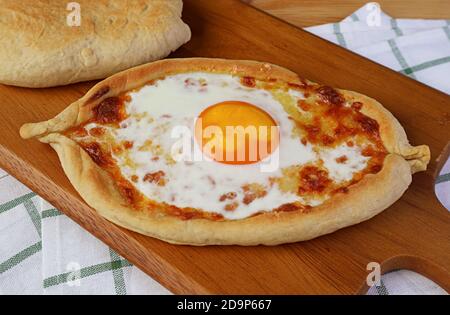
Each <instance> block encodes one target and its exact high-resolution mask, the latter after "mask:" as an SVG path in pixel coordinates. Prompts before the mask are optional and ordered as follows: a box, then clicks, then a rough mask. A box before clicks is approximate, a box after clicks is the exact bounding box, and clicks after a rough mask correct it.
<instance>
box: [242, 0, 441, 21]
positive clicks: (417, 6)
mask: <svg viewBox="0 0 450 315" xmlns="http://www.w3.org/2000/svg"><path fill="white" fill-rule="evenodd" d="M244 1H246V2H248V3H250V4H252V5H254V6H255V7H257V8H259V9H261V10H263V11H266V12H268V13H270V14H272V15H275V16H277V17H279V18H281V19H283V20H286V21H288V22H289V23H292V24H294V25H297V26H299V27H306V26H312V25H318V24H324V23H330V22H337V21H340V20H342V19H343V18H345V17H347V16H348V15H350V14H351V13H353V12H354V11H356V10H357V9H358V8H360V7H362V6H363V5H364V4H365V3H367V2H369V1H368V0H244ZM377 2H378V3H379V4H380V6H381V9H382V10H383V11H384V12H386V13H387V14H389V15H391V16H392V17H396V18H421V19H450V1H449V0H380V1H377Z"/></svg>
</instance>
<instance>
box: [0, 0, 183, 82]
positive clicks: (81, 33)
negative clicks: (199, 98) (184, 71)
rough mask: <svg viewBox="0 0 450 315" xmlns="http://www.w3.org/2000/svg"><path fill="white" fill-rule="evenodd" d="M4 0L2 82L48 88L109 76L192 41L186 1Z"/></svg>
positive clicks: (0, 31) (0, 55)
mask: <svg viewBox="0 0 450 315" xmlns="http://www.w3.org/2000/svg"><path fill="white" fill-rule="evenodd" d="M76 2H77V3H79V5H80V16H81V25H80V26H72V27H71V26H68V25H67V21H66V19H67V17H68V15H70V14H71V11H69V10H67V9H66V6H67V4H68V3H69V1H67V2H61V1H48V0H21V1H10V0H0V16H1V19H0V38H1V41H2V49H1V50H0V60H1V62H2V67H1V69H0V83H4V84H11V85H18V86H25V87H48V86H56V85H64V84H69V83H74V82H80V81H86V80H93V79H100V78H105V77H107V76H109V75H112V74H113V73H117V72H119V71H122V70H124V69H127V68H130V67H132V66H136V65H139V64H143V63H146V62H150V61H153V60H157V59H161V58H163V57H165V56H167V55H168V54H169V53H170V52H171V51H173V50H175V49H177V48H178V47H180V46H181V45H182V44H184V43H186V42H187V41H188V40H189V39H190V35H191V33H190V30H189V27H188V26H187V25H186V24H184V23H183V21H182V20H181V11H182V6H183V3H182V0H133V1H109V0H95V1H92V0H79V1H76Z"/></svg>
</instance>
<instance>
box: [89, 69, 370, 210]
mask: <svg viewBox="0 0 450 315" xmlns="http://www.w3.org/2000/svg"><path fill="white" fill-rule="evenodd" d="M186 80H188V81H186ZM186 82H189V84H186ZM202 82H204V83H206V85H204V84H203V85H202V84H201V83H202ZM288 93H289V95H290V97H292V98H293V99H294V100H295V101H297V100H298V99H303V98H304V96H303V95H302V94H301V93H300V92H298V91H294V90H291V91H288ZM129 95H130V97H131V100H130V101H129V102H128V103H127V104H126V111H127V113H128V114H129V117H128V118H127V119H126V120H124V121H122V122H121V124H120V128H109V129H110V132H111V133H112V135H113V137H114V138H115V140H116V141H117V142H121V141H132V142H133V147H132V148H131V149H130V150H129V152H128V153H127V154H126V156H124V155H113V157H114V159H115V160H116V162H117V164H118V165H119V167H120V169H121V171H122V174H123V175H124V176H125V177H126V178H127V179H129V180H130V181H131V178H132V176H133V175H137V176H138V178H139V179H138V180H137V182H135V183H134V185H135V186H136V188H137V189H138V190H139V191H141V192H142V193H143V194H144V195H145V196H147V197H148V198H150V199H152V200H155V201H158V202H165V203H168V204H171V205H174V206H177V207H180V208H183V207H191V208H197V209H203V210H207V211H212V212H215V213H218V214H221V215H223V216H224V217H225V218H226V219H242V218H245V217H248V216H251V215H253V214H255V213H257V212H260V211H270V210H271V209H275V208H278V207H280V206H281V205H283V204H286V203H291V202H294V201H302V202H305V201H304V200H302V198H301V197H299V196H297V195H296V194H293V193H287V192H282V191H281V190H280V189H279V188H278V186H277V185H276V184H272V185H271V178H274V177H281V176H282V172H281V169H283V168H286V167H289V166H295V165H302V164H306V163H309V162H313V161H317V160H318V159H322V160H323V162H324V166H325V167H326V168H328V169H329V171H330V176H331V177H332V178H333V179H335V180H337V181H342V180H347V179H349V178H351V177H352V174H353V173H354V172H356V171H359V170H361V169H363V168H364V167H365V165H366V162H367V159H366V158H364V157H362V156H361V152H360V150H359V149H357V148H352V149H350V148H348V147H343V146H340V147H338V148H336V149H328V150H324V151H321V152H317V150H316V151H315V150H314V149H313V147H312V145H311V144H309V143H307V144H306V145H305V144H302V143H301V141H300V140H299V138H298V136H296V135H294V133H293V130H294V128H295V126H294V123H293V121H292V120H290V119H289V116H288V114H287V113H286V111H285V110H284V109H283V106H282V104H280V103H279V102H278V101H277V100H276V99H275V98H274V97H273V95H272V93H271V92H269V91H267V90H263V89H258V88H249V87H245V86H243V85H242V84H241V83H240V79H239V78H238V77H234V76H231V75H227V74H211V73H201V72H195V73H183V74H177V75H172V76H168V77H166V78H164V79H161V80H159V81H157V82H155V83H154V84H152V85H146V86H144V87H142V88H141V89H139V90H138V91H134V92H131V93H129ZM224 101H242V102H247V103H250V104H253V105H255V106H258V107H259V108H261V109H263V110H264V111H266V112H267V113H268V114H269V115H271V116H272V118H273V119H274V120H275V121H276V122H277V124H278V126H279V128H280V129H279V131H280V143H279V147H278V149H277V150H278V152H277V153H279V161H278V162H279V164H278V167H277V168H276V170H275V171H273V172H262V171H261V163H262V162H260V163H254V164H246V165H229V164H223V163H218V162H215V161H206V160H202V161H179V162H176V161H174V160H172V159H171V158H170V153H171V150H172V148H173V145H174V143H175V142H176V141H179V139H176V138H173V137H172V130H173V129H174V128H176V127H180V126H183V127H186V128H188V129H189V130H191V132H192V134H193V130H194V122H195V120H196V119H197V117H198V116H199V115H200V113H201V112H202V111H204V110H205V109H206V108H208V107H210V106H212V105H215V104H217V103H221V102H224ZM95 126H96V124H95V123H92V124H90V125H88V126H86V128H87V129H90V128H93V127H95ZM149 139H151V141H152V148H153V150H151V151H148V150H142V149H140V148H141V147H142V146H145V144H146V142H148V140H149ZM193 143H194V145H193V150H197V152H196V153H199V152H198V150H200V149H199V147H198V146H197V145H195V141H194V142H193ZM343 154H345V155H347V156H348V158H349V161H348V162H347V163H346V164H345V165H344V167H343V166H342V165H337V164H336V161H335V158H336V157H339V156H340V155H343ZM200 155H201V152H200ZM156 157H157V158H156ZM130 160H131V161H132V163H131V165H130ZM158 171H163V172H164V173H165V178H166V183H165V185H164V186H159V185H157V184H155V183H151V182H149V181H144V180H143V178H144V176H145V175H146V174H148V173H155V172H158ZM254 183H258V184H260V185H263V186H264V187H265V190H266V191H267V194H266V195H265V196H264V197H261V198H257V199H255V200H254V201H253V202H251V203H249V204H244V203H243V202H241V201H242V199H243V197H244V192H243V190H242V187H243V186H244V185H246V184H254ZM228 192H235V193H236V194H237V197H236V199H235V200H236V201H238V202H239V204H238V206H237V208H236V209H235V210H233V211H226V210H225V209H224V206H225V204H226V202H223V201H220V197H221V196H222V195H223V194H226V193H228ZM232 201H233V200H230V202H232ZM307 202H309V203H310V205H312V206H314V205H317V204H320V202H322V201H319V200H314V199H311V200H309V201H307Z"/></svg>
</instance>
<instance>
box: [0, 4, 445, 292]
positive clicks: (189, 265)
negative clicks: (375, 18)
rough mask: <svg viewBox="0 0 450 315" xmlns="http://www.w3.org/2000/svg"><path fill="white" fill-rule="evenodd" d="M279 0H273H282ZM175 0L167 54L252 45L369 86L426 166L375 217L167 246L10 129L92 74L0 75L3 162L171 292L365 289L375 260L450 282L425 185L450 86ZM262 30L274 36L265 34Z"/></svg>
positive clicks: (306, 73)
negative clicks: (36, 82)
mask: <svg viewBox="0 0 450 315" xmlns="http://www.w3.org/2000/svg"><path fill="white" fill-rule="evenodd" d="M260 1H262V0H260ZM272 2H273V3H274V1H272ZM279 2H280V3H279V5H280V6H281V5H282V4H283V3H284V4H286V5H287V3H288V2H287V1H279ZM184 3H185V10H184V12H183V17H184V19H185V21H186V22H187V23H188V24H189V25H190V27H191V29H192V31H193V32H192V33H193V37H192V39H191V41H190V42H189V43H187V44H186V45H184V46H183V47H182V48H180V49H179V50H177V52H176V53H175V54H173V55H172V56H178V57H192V56H202V57H219V58H220V57H222V58H230V59H245V58H249V56H251V58H253V59H255V60H261V61H267V62H272V63H276V64H279V65H282V66H285V67H287V68H289V69H291V70H293V71H294V72H297V73H299V74H301V75H302V76H303V77H306V78H308V79H311V80H313V81H316V82H321V83H323V84H327V85H330V86H339V87H341V88H346V89H350V90H355V91H359V92H361V93H363V94H365V95H369V96H376V98H377V100H379V101H380V102H381V103H382V104H383V105H385V106H386V107H387V108H388V109H389V110H390V111H391V112H392V113H393V114H394V115H395V116H396V117H397V118H398V119H399V120H400V121H401V122H402V125H403V126H404V127H405V129H406V132H407V134H408V136H409V138H410V139H411V140H412V143H414V144H421V143H426V144H428V145H429V146H430V149H431V152H432V156H433V159H432V161H431V163H430V165H429V169H428V170H427V172H421V173H418V174H416V175H414V181H413V183H412V185H411V186H410V187H409V189H408V190H407V192H406V193H405V195H404V196H403V197H402V198H401V199H400V200H399V201H397V202H396V203H395V204H393V205H392V206H391V207H389V209H387V210H385V211H384V212H383V213H381V214H379V215H378V216H376V217H375V218H373V219H371V220H368V221H366V222H363V223H361V224H358V225H355V226H353V227H349V228H347V229H342V230H340V231H338V232H336V233H334V234H331V235H326V236H323V237H320V238H317V239H314V240H311V241H309V242H301V243H295V244H287V245H283V246H277V247H269V246H259V247H257V246H254V247H239V246H225V247H214V246H209V247H194V246H175V245H169V244H166V243H164V242H161V241H158V240H156V239H152V238H150V237H146V236H144V235H140V234H137V233H134V232H131V231H128V230H125V229H123V228H120V227H119V226H116V225H114V224H112V223H109V222H108V221H106V220H105V219H104V218H101V217H100V216H99V214H98V213H96V212H95V211H94V210H93V209H92V208H90V207H89V206H87V205H86V203H85V202H83V201H82V200H81V198H80V196H79V194H77V193H76V191H75V190H74V188H73V186H72V185H71V184H70V183H69V181H68V180H67V177H66V176H65V175H64V173H63V171H62V169H61V166H60V163H59V161H58V159H57V157H56V154H55V153H54V152H53V151H52V150H51V148H50V147H49V146H47V145H44V144H42V143H39V142H38V141H33V140H30V141H24V140H22V139H20V137H19V128H20V126H21V125H22V124H23V123H25V122H30V121H42V120H44V119H48V118H49V117H53V116H54V115H56V114H57V113H59V112H60V111H61V110H63V108H65V107H66V106H67V104H70V103H72V102H74V101H75V100H76V99H78V98H79V97H81V96H82V95H83V94H84V93H85V92H86V91H87V90H88V88H90V87H91V86H92V85H93V84H94V82H85V83H80V84H74V85H70V86H65V87H59V88H51V89H23V88H16V87H11V86H4V85H0V96H1V99H2V102H3V105H4V106H2V109H3V113H2V114H3V116H2V118H3V120H2V123H3V125H2V128H0V156H1V157H2V158H0V167H2V168H4V169H5V170H6V171H8V172H9V173H10V174H12V175H13V176H15V177H16V178H17V179H19V180H20V181H22V182H23V183H24V184H26V185H27V186H28V187H30V189H32V190H33V191H36V192H37V193H38V194H39V195H41V196H42V197H43V198H45V199H46V200H48V201H49V202H50V203H51V204H53V205H54V206H55V207H57V208H58V209H60V210H61V211H63V212H64V213H65V214H67V215H68V216H69V217H70V218H72V219H73V220H74V221H75V222H77V223H78V224H79V225H80V226H82V227H84V228H85V229H86V230H87V231H89V232H90V233H92V234H93V235H94V236H96V237H98V238H99V239H100V240H102V241H104V242H105V243H106V244H107V245H109V246H111V247H112V248H114V249H115V250H116V251H117V252H118V253H119V254H121V255H122V256H124V257H125V258H127V259H128V260H129V261H130V262H132V263H133V264H135V265H136V266H137V267H139V268H141V269H142V270H143V271H145V272H146V273H148V274H149V275H150V276H152V277H153V278H154V279H155V280H157V281H159V282H160V283H162V284H163V285H164V286H166V287H167V288H168V289H169V290H171V291H172V292H174V293H191V294H192V293H224V294H231V293H234V294H248V293H253V294H267V293H277V294H283V293H284V294H301V293H308V294H319V293H322V294H336V293H345V294H349V293H355V292H364V289H367V288H366V287H365V282H364V279H365V278H366V277H367V269H366V266H367V264H368V263H369V262H374V261H375V262H380V263H381V271H382V272H383V273H384V272H388V271H390V270H393V269H405V268H406V269H412V270H415V271H418V272H419V273H422V274H423V275H425V276H427V277H429V278H431V279H433V280H436V282H438V283H439V284H440V285H441V286H442V287H443V288H445V289H447V290H448V291H450V214H449V212H448V211H447V210H446V209H444V208H443V207H442V205H441V204H440V203H439V202H438V201H437V200H436V198H435V197H434V191H433V187H434V185H433V184H434V179H435V173H436V171H437V170H438V169H439V163H438V162H437V161H436V160H435V158H436V157H437V156H438V155H439V154H440V153H441V152H442V151H443V149H444V146H445V145H446V139H445V138H443V137H442V136H441V135H442V134H446V133H447V134H448V133H450V123H449V124H447V121H446V120H445V121H442V117H449V116H450V112H449V109H448V108H449V107H448V106H447V105H448V104H449V97H448V95H445V94H443V93H441V92H438V91H436V90H433V89H431V88H429V87H427V86H425V85H422V84H421V83H419V82H417V81H414V80H411V79H410V78H408V77H406V76H403V75H401V74H398V73H395V72H394V71H391V70H389V69H387V68H385V67H380V66H379V65H377V64H375V63H373V62H371V61H369V60H367V59H365V58H363V57H361V56H358V55H356V54H353V53H351V52H349V51H348V50H346V49H343V48H341V47H338V46H336V45H333V44H331V43H329V42H326V41H324V40H321V39H319V38H317V37H316V36H314V35H311V34H309V33H308V32H304V31H302V30H299V29H297V28H295V27H292V26H290V25H287V24H286V23H282V22H280V21H279V20H277V19H273V18H271V17H269V16H267V14H264V13H261V12H259V11H258V10H254V9H252V8H250V7H248V6H246V5H243V4H242V3H241V2H239V1H237V0H236V1H230V0H216V1H211V0H185V1H184ZM265 3H266V4H267V3H268V2H267V1H265ZM290 3H297V4H300V3H301V2H297V1H296V2H294V1H291V2H290ZM305 3H306V2H305ZM311 3H312V2H311ZM360 4H362V3H360ZM360 4H358V5H355V6H353V7H351V8H349V10H348V12H344V13H342V16H339V17H336V19H335V20H339V19H340V18H342V17H344V16H345V15H346V14H348V13H351V12H352V11H353V10H354V9H356V8H358V7H359V6H360ZM299 12H302V11H301V10H299ZM310 17H312V15H311V16H310ZM323 22H325V21H323V20H322V21H318V20H316V21H314V22H313V23H312V24H318V23H323ZM268 29H269V30H270V32H271V33H273V36H272V35H271V34H270V36H268V31H267V30H268ZM249 52H251V54H249ZM330 53H331V54H332V55H333V58H330ZM367 73H370V74H371V75H370V76H367ZM386 82H389V89H386V88H385V86H386ZM411 99H412V100H414V102H411V101H410V100H411ZM425 109H426V110H425ZM437 123H439V125H437ZM437 126H438V128H439V130H437ZM445 156H447V154H446V155H445ZM439 279H440V280H439ZM438 280H439V281H438Z"/></svg>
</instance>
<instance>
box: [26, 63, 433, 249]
mask: <svg viewBox="0 0 450 315" xmlns="http://www.w3.org/2000/svg"><path fill="white" fill-rule="evenodd" d="M192 71H203V72H212V73H228V74H232V75H241V76H244V75H245V76H253V77H255V78H256V79H260V80H265V79H269V78H277V79H280V80H283V81H286V82H289V83H294V84H301V83H302V82H305V80H302V79H301V78H299V76H298V75H297V74H295V73H294V72H292V71H289V70H287V69H285V68H282V67H279V66H276V65H273V64H268V63H262V62H257V61H244V60H239V61H237V60H225V59H208V58H187V59H167V60H161V61H157V62H153V63H150V64H146V65H143V66H139V67H136V68H132V69H129V70H126V71H123V72H121V73H118V74H116V75H113V76H112V77H110V78H108V79H106V80H104V81H102V82H99V83H98V84H96V85H95V86H94V87H93V88H92V89H90V90H89V91H88V92H87V93H86V95H85V96H83V97H82V98H81V99H79V100H78V101H76V102H74V103H72V104H71V105H70V106H69V107H68V108H66V109H65V110H64V111H63V112H61V113H60V114H59V115H57V116H56V117H55V118H53V119H50V120H48V121H44V122H39V123H30V124H25V125H23V126H22V128H21V129H20V134H21V136H22V138H24V139H28V138H32V137H35V138H38V139H39V140H40V141H41V142H43V143H48V144H50V145H51V146H52V147H53V149H54V150H55V151H56V152H57V154H58V156H59V159H60V161H61V164H62V167H63V169H64V172H65V173H66V175H67V177H68V178H69V180H70V182H71V183H72V185H73V186H74V187H75V189H76V190H77V191H78V193H79V194H80V195H81V197H82V198H83V199H84V200H85V201H86V203H87V204H88V205H89V206H91V207H92V208H94V209H96V210H97V212H98V213H99V214H100V215H102V216H103V217H105V218H106V219H108V220H109V221H111V222H113V223H115V224H117V225H119V226H122V227H124V228H127V229H130V230H133V231H136V232H138V233H141V234H145V235H148V236H151V237H155V238H158V239H161V240H164V241H167V242H169V243H174V244H190V245H231V244H234V245H258V244H264V245H277V244H282V243H291V242H297V241H304V240H309V239H312V238H315V237H318V236H320V235H324V234H328V233H331V232H334V231H336V230H338V229H341V228H344V227H347V226H350V225H354V224H357V223H359V222H362V221H365V220H367V219H369V218H371V217H373V216H375V215H376V214H378V213H380V212H381V211H383V210H384V209H386V208H387V207H389V206H390V205H391V204H393V203H394V202H395V201H396V200H398V199H399V198H400V197H401V195H402V194H403V193H404V191H405V190H406V189H407V188H408V186H409V184H410V183H411V180H412V176H411V175H412V174H413V173H415V172H417V171H423V170H425V169H426V166H427V164H428V162H429V159H430V151H429V148H428V147H427V146H426V145H421V146H416V147H414V146H411V145H410V144H409V142H408V139H407V137H406V133H405V131H404V129H403V128H402V126H401V125H400V123H399V122H398V121H397V120H396V119H395V117H394V116H393V115H392V114H391V113H390V112H389V111H387V110H386V109H385V108H384V107H383V106H382V105H381V104H380V103H378V102H377V101H375V100H374V99H372V98H369V97H367V96H365V95H362V94H359V93H356V92H351V91H346V90H339V91H340V92H341V93H342V95H344V97H345V98H346V100H351V101H353V102H362V103H363V104H364V106H363V108H362V110H361V111H362V113H363V114H365V115H367V116H369V117H371V118H373V119H375V120H376V121H377V122H378V123H379V125H380V136H381V138H382V141H383V143H384V145H385V147H386V149H387V151H388V152H389V153H388V155H387V156H386V158H385V161H384V164H383V168H382V170H381V171H380V172H378V173H377V174H368V175H366V176H364V177H363V179H362V180H361V181H359V182H358V183H356V184H354V185H351V186H349V191H348V192H347V193H337V194H335V195H333V196H332V197H331V198H330V199H328V200H327V201H326V202H324V203H323V204H321V205H319V206H317V207H314V208H312V210H311V211H309V212H302V211H292V212H265V213H262V214H260V215H257V216H252V217H248V218H245V219H240V220H224V221H213V220H209V219H191V220H181V219H179V218H177V217H174V216H163V215H154V214H153V213H152V212H149V211H144V210H136V209H133V208H131V207H128V206H127V205H126V201H125V200H124V199H123V198H122V196H121V195H120V193H119V191H118V189H117V188H116V187H115V184H114V180H113V179H112V178H111V177H110V176H109V174H108V173H107V172H106V171H104V170H103V169H101V168H100V167H99V166H98V165H97V164H95V163H94V162H93V161H92V159H91V158H90V156H89V155H88V154H87V153H86V152H85V151H84V150H83V149H82V148H81V147H80V146H79V145H78V144H77V143H76V142H74V141H73V140H71V139H70V138H68V137H66V136H64V135H63V134H61V132H63V131H65V130H67V129H68V128H70V127H73V126H76V125H79V124H80V123H83V122H84V121H86V120H87V119H89V118H91V115H92V108H93V107H95V106H96V105H97V104H98V103H99V102H101V101H102V100H103V99H105V98H107V97H111V96H115V95H118V94H119V93H121V92H125V91H129V90H132V89H136V88H139V87H140V86H142V85H144V84H146V83H147V82H150V81H152V80H154V79H158V78H161V77H164V76H167V75H171V74H176V73H183V72H192ZM308 82H309V81H308ZM310 83H312V82H310Z"/></svg>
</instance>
